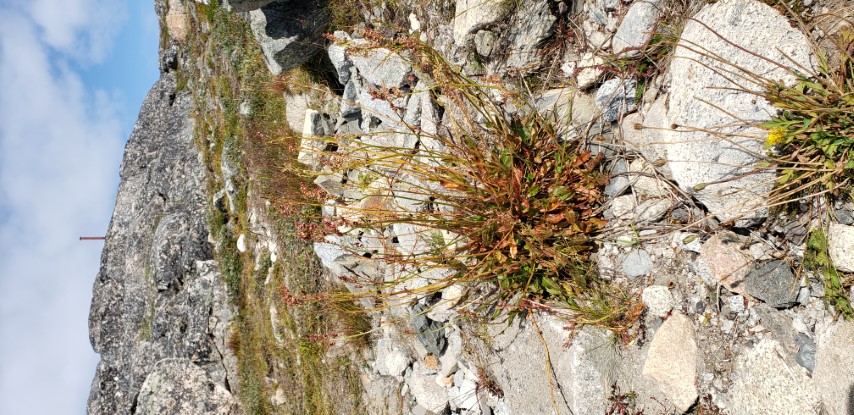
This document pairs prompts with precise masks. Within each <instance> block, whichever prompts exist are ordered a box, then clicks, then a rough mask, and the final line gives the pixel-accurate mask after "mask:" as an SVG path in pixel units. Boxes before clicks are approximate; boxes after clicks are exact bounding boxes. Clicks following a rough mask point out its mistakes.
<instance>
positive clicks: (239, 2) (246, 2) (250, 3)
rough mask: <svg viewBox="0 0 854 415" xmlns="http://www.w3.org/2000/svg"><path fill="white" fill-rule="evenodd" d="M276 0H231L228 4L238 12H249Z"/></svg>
mask: <svg viewBox="0 0 854 415" xmlns="http://www.w3.org/2000/svg"><path fill="white" fill-rule="evenodd" d="M273 1H274V0H229V1H228V5H229V6H231V8H232V10H234V11H236V12H248V11H251V10H255V9H257V8H259V7H262V6H265V5H267V4H269V3H272V2H273Z"/></svg>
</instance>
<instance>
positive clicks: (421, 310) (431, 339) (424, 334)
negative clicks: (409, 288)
mask: <svg viewBox="0 0 854 415" xmlns="http://www.w3.org/2000/svg"><path fill="white" fill-rule="evenodd" d="M425 310H426V307H425V306H423V305H421V304H416V305H415V306H413V307H412V328H413V329H414V330H415V337H416V338H417V339H418V341H420V342H421V344H422V345H424V348H425V349H427V351H428V352H430V353H431V354H432V355H434V356H441V355H442V353H443V352H444V351H445V346H446V345H447V344H448V340H447V339H446V338H445V329H444V327H442V323H440V322H438V321H433V320H431V319H430V318H428V317H427V314H426V313H425Z"/></svg>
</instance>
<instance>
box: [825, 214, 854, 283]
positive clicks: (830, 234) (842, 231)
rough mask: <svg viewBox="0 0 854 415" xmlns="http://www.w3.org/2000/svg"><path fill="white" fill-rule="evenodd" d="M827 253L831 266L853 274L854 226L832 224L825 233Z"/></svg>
mask: <svg viewBox="0 0 854 415" xmlns="http://www.w3.org/2000/svg"><path fill="white" fill-rule="evenodd" d="M827 251H828V253H829V254H830V260H831V261H832V262H833V265H834V266H835V267H836V268H837V269H838V270H840V271H843V272H854V226H848V225H843V224H840V223H834V224H832V225H830V229H828V231H827Z"/></svg>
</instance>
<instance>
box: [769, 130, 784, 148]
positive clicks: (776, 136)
mask: <svg viewBox="0 0 854 415" xmlns="http://www.w3.org/2000/svg"><path fill="white" fill-rule="evenodd" d="M784 138H786V130H784V129H782V128H780V127H775V128H772V129H771V131H768V138H766V139H765V147H773V146H776V145H777V144H780V143H781V142H782V141H783V139H784Z"/></svg>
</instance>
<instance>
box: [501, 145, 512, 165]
mask: <svg viewBox="0 0 854 415" xmlns="http://www.w3.org/2000/svg"><path fill="white" fill-rule="evenodd" d="M498 162H499V163H501V166H502V167H504V168H505V169H509V168H510V166H511V165H512V163H513V156H512V155H511V154H510V150H509V149H506V148H504V149H502V150H501V154H499V155H498Z"/></svg>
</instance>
